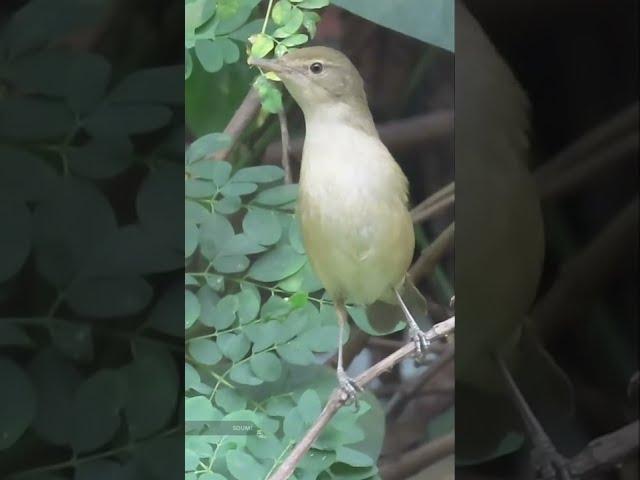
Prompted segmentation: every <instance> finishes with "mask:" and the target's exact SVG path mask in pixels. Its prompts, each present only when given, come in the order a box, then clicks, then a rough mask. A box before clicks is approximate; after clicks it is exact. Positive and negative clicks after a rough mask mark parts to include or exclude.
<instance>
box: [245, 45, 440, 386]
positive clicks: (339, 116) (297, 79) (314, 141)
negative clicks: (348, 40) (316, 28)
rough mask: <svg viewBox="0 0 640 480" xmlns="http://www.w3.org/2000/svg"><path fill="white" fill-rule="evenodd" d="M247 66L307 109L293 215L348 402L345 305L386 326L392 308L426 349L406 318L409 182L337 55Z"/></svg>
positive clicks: (326, 51) (318, 53)
mask: <svg viewBox="0 0 640 480" xmlns="http://www.w3.org/2000/svg"><path fill="white" fill-rule="evenodd" d="M249 63H250V64H253V65H256V66H258V67H260V68H261V69H263V70H266V71H269V72H274V73H275V74H276V75H277V76H278V77H279V78H280V79H281V80H282V82H283V83H284V85H285V87H286V88H287V90H288V91H289V92H290V93H291V96H292V97H293V98H294V100H295V101H296V102H297V103H298V105H299V106H300V108H301V109H302V112H303V113H304V119H305V125H306V135H305V140H304V149H303V153H302V167H301V170H300V182H299V202H298V215H299V220H300V225H301V230H302V236H303V240H304V245H305V248H306V251H307V254H308V256H309V260H310V263H311V266H312V267H313V269H314V271H315V273H316V275H317V276H318V278H319V279H320V281H321V282H322V284H323V286H324V288H325V290H326V291H327V293H328V294H329V295H330V296H331V298H332V299H333V302H334V305H335V308H336V312H337V316H338V322H339V327H340V328H339V330H340V334H339V341H338V366H337V376H338V381H339V383H340V385H341V387H342V389H343V390H344V391H345V393H346V394H347V395H348V396H349V398H351V399H355V396H356V392H357V390H359V387H358V385H357V384H356V383H355V382H354V381H353V380H352V379H350V378H349V377H348V376H347V375H346V374H345V371H344V366H343V361H342V343H343V332H344V327H345V324H346V323H347V321H348V313H347V310H346V308H345V304H346V303H353V304H357V305H364V306H367V307H368V312H369V313H370V314H371V315H372V316H375V314H376V311H377V312H384V313H385V314H387V316H388V320H390V321H391V320H392V319H393V318H394V316H393V313H394V311H395V312H397V313H399V314H400V315H402V316H403V318H406V321H407V323H408V325H409V329H410V335H411V338H412V339H413V341H414V342H416V348H417V351H418V352H419V353H422V352H424V351H425V350H426V348H427V346H428V343H429V340H428V339H427V337H426V335H425V333H424V332H422V331H421V330H420V328H419V327H418V325H417V323H416V321H415V319H414V315H415V313H413V312H410V307H411V306H412V305H415V304H417V303H420V302H419V301H416V298H417V297H421V296H419V294H418V292H417V289H415V287H413V285H411V284H410V282H409V280H407V279H406V273H407V269H408V268H409V265H410V263H411V259H412V256H413V252H414V233H413V223H412V221H411V216H410V214H409V210H408V208H407V202H408V199H407V197H408V193H407V189H408V182H407V178H406V177H405V175H404V174H403V173H402V170H401V169H400V167H399V166H398V164H397V163H396V161H395V160H394V158H393V157H392V156H391V154H390V153H389V151H388V150H387V148H386V147H385V146H384V144H383V143H382V142H381V141H380V138H379V136H378V132H377V131H376V127H375V124H374V122H373V118H372V116H371V112H370V110H369V106H368V104H367V98H366V94H365V91H364V82H363V80H362V77H361V76H360V74H359V73H358V71H357V69H356V68H355V67H354V65H353V64H352V63H351V61H349V59H348V58H347V57H346V56H345V55H344V54H342V53H341V52H339V51H337V50H333V49H331V48H327V47H308V48H301V49H299V50H295V51H293V52H291V53H289V54H287V55H285V56H283V57H280V58H276V59H271V60H266V59H250V60H249ZM403 297H405V298H403ZM407 298H410V299H411V300H408V299H407ZM424 305H426V303H425V304H424ZM414 312H415V310H414ZM425 313H426V311H425ZM395 318H397V316H396V317H395Z"/></svg>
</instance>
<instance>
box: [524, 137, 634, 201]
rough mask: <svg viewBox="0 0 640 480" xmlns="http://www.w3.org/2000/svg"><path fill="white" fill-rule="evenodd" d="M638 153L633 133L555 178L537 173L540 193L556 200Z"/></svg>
mask: <svg viewBox="0 0 640 480" xmlns="http://www.w3.org/2000/svg"><path fill="white" fill-rule="evenodd" d="M637 151H638V132H632V133H631V134H629V135H626V136H624V137H622V138H620V140H618V141H616V142H614V143H612V144H611V145H608V146H607V147H606V148H601V149H598V150H596V151H595V152H593V153H592V154H591V155H588V156H586V157H585V158H584V159H581V160H580V162H578V163H577V164H576V165H575V166H573V167H572V168H569V169H567V170H563V171H561V172H559V173H557V174H555V175H554V176H553V177H551V176H549V175H546V176H545V175H541V174H540V170H538V171H536V174H535V177H536V181H537V183H538V191H539V192H540V195H541V196H542V198H544V199H545V200H548V199H551V198H556V197H558V196H561V195H566V194H568V193H571V192H573V191H574V190H576V189H577V188H581V187H584V186H585V184H587V182H588V181H589V180H592V179H598V178H600V175H601V173H602V172H603V171H604V170H605V169H606V168H607V167H609V166H611V165H615V162H617V161H620V160H624V159H625V158H629V157H630V156H631V154H633V153H635V152H637Z"/></svg>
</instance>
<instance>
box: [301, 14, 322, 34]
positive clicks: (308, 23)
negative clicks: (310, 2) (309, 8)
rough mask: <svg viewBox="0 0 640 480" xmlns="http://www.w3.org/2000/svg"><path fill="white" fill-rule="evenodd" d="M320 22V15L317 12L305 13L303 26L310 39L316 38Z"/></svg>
mask: <svg viewBox="0 0 640 480" xmlns="http://www.w3.org/2000/svg"><path fill="white" fill-rule="evenodd" d="M319 21H320V15H318V14H317V13H316V12H304V16H303V18H302V25H303V26H304V28H306V29H307V32H309V37H310V38H313V37H315V36H316V30H317V25H318V22H319Z"/></svg>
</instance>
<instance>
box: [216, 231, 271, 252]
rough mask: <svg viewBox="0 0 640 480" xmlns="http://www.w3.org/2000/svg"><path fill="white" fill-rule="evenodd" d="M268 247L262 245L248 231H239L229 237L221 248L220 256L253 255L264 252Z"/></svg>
mask: <svg viewBox="0 0 640 480" xmlns="http://www.w3.org/2000/svg"><path fill="white" fill-rule="evenodd" d="M266 249H267V248H266V247H263V246H262V245H260V244H259V243H258V242H256V241H255V240H254V239H253V238H251V237H249V236H248V235H247V234H246V233H239V234H238V235H234V236H233V237H231V238H230V239H229V241H228V242H227V243H226V244H225V245H224V246H223V247H222V248H221V249H220V253H219V255H220V256H234V255H252V254H254V253H261V252H264V251H265V250H266Z"/></svg>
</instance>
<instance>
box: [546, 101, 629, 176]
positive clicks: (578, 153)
mask: <svg viewBox="0 0 640 480" xmlns="http://www.w3.org/2000/svg"><path fill="white" fill-rule="evenodd" d="M637 124H638V103H637V102H635V103H634V104H633V105H631V106H628V107H625V108H624V109H623V110H621V111H620V112H618V113H617V114H616V115H615V116H614V117H613V118H611V119H609V120H606V121H605V122H603V123H601V124H600V125H598V126H596V127H595V128H593V129H591V130H590V131H588V132H587V133H586V134H584V135H583V136H582V137H580V138H579V139H578V140H576V141H575V142H573V143H571V145H569V146H568V147H567V148H565V149H564V150H563V151H562V152H560V153H559V154H557V155H556V156H555V157H553V159H552V160H550V161H549V162H547V163H545V164H544V165H543V166H541V167H540V168H539V169H538V170H537V171H536V175H537V176H538V178H539V179H540V181H541V182H542V183H544V182H546V181H547V180H548V179H550V178H553V177H555V176H556V175H557V174H558V173H559V172H560V171H562V170H566V168H567V167H569V166H571V165H573V164H576V163H580V162H581V161H582V159H583V158H584V157H585V156H587V155H589V153H591V152H592V151H593V150H595V149H597V148H598V147H600V146H601V145H603V144H605V143H607V142H610V141H611V140H612V138H615V137H616V136H619V135H621V134H624V133H625V132H627V131H636V130H637V128H638V127H637Z"/></svg>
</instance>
